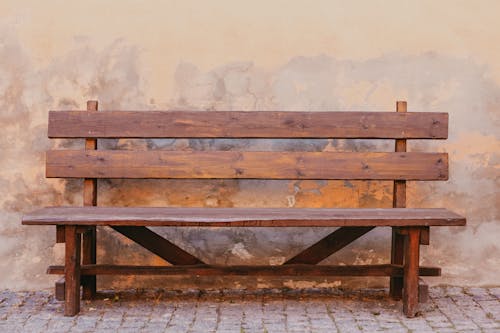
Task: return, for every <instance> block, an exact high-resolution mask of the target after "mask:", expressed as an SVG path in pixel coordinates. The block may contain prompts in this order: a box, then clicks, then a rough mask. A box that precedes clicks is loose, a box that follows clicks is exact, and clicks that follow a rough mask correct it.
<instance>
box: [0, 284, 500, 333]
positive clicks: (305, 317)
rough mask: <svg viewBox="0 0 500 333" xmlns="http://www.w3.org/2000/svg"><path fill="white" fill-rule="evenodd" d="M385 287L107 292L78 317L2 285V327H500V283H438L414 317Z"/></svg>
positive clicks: (47, 298)
mask: <svg viewBox="0 0 500 333" xmlns="http://www.w3.org/2000/svg"><path fill="white" fill-rule="evenodd" d="M401 308H402V305H401V302H396V301H393V300H391V299H390V298H389V297H387V290H373V289H369V290H359V291H339V290H327V289H325V290H318V289H314V290H312V289H311V290H309V289H307V290H301V291H297V290H261V291H257V292H253V293H252V292H244V291H214V292H199V291H185V292H173V291H163V290H154V291H144V290H137V291H124V292H118V293H115V292H112V291H107V292H103V293H100V294H99V298H98V299H97V300H93V301H83V302H82V311H81V313H80V314H79V315H78V316H76V317H64V316H63V304H62V302H58V301H56V300H54V297H53V295H52V293H51V292H50V291H37V292H13V291H9V290H4V291H0V332H43V333H53V332H175V333H179V332H203V333H205V332H217V333H222V332H236V333H242V332H245V333H254V332H260V333H264V332H267V333H272V332H287V333H292V332H300V333H302V332H312V333H321V332H339V333H340V332H500V288H461V287H434V288H431V289H430V301H429V302H428V303H427V304H425V305H423V306H422V308H421V312H420V314H419V316H417V317H416V318H413V319H408V318H406V317H405V316H403V315H402V313H401Z"/></svg>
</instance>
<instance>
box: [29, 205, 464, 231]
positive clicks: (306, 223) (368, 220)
mask: <svg viewBox="0 0 500 333" xmlns="http://www.w3.org/2000/svg"><path fill="white" fill-rule="evenodd" d="M23 224H26V225H89V226H90V225H110V226H198V227H342V226H431V225H440V226H448V225H465V218H464V217H462V216H460V215H458V214H455V213H453V212H451V211H449V210H446V209H443V208H429V209H427V208H426V209H424V208H388V209H386V208H358V209H345V208H187V207H48V208H42V209H39V210H36V211H34V212H32V213H29V214H26V215H25V216H24V217H23Z"/></svg>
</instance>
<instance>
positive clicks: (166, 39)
mask: <svg viewBox="0 0 500 333" xmlns="http://www.w3.org/2000/svg"><path fill="white" fill-rule="evenodd" d="M498 13H500V2H499V1H484V0H483V1H458V0H457V1H452V0H442V1H311V0H309V1H229V0H227V1H226V0H224V1H137V0H123V1H109V0H107V1H106V0H105V1H102V0H99V1H97V0H89V1H35V0H27V1H11V0H3V1H1V2H0V107H1V108H0V110H1V111H0V124H1V129H2V135H1V136H0V148H1V158H0V258H1V260H0V288H11V289H33V288H42V287H49V286H51V284H52V282H53V281H54V279H55V278H54V277H53V276H47V275H45V268H46V266H47V265H49V264H53V263H57V262H61V259H62V255H63V253H62V248H61V247H60V245H55V244H54V240H55V231H54V230H53V229H52V228H48V227H47V228H44V227H25V226H21V224H20V219H21V216H22V214H23V213H24V212H27V211H30V210H32V209H34V208H37V207H43V206H47V205H81V203H82V198H81V191H82V184H81V182H80V181H66V180H54V179H50V180H48V179H45V177H44V159H45V158H44V152H45V151H46V150H47V149H50V148H51V147H81V146H82V143H81V142H76V143H74V142H69V141H56V140H54V141H56V142H51V141H50V140H48V139H47V111H48V110H49V109H82V108H84V107H85V101H86V100H89V99H97V100H99V103H100V104H99V106H100V108H101V109H171V108H172V109H173V108H175V109H194V110H205V111H207V112H210V111H211V110H237V109H238V110H276V109H279V110H289V111H296V110H305V111H315V110H347V111H354V110H374V109H375V110H394V108H395V101H396V100H407V101H408V109H409V111H444V112H449V114H450V135H449V139H448V140H447V141H438V142H432V143H430V142H425V141H421V140H415V141H410V142H409V150H410V151H420V150H435V151H447V152H449V154H450V180H449V181H448V182H435V183H433V182H422V183H419V184H415V183H410V184H409V190H408V191H409V193H408V197H409V198H408V200H409V204H408V206H410V207H447V208H449V209H452V210H454V211H456V212H458V213H461V214H464V215H466V216H467V218H468V225H467V227H465V228H436V229H435V230H432V233H431V245H430V246H428V247H427V246H425V247H424V248H423V255H422V263H423V264H427V265H439V266H441V267H442V268H443V276H442V277H441V278H432V279H428V282H429V283H431V284H435V283H449V284H461V285H499V284H500V279H499V278H498V276H499V273H500V245H499V241H498V240H499V238H500V216H499V211H500V195H499V176H500V164H499V162H500V154H499V152H500V130H499V129H500V126H499V125H500V24H499V23H498ZM392 144H393V143H392V142H379V143H377V144H376V147H375V148H377V149H391V147H392ZM146 146H148V147H155V148H158V149H226V150H227V149H229V150H230V149H240V148H245V149H252V150H273V149H292V150H310V151H320V150H343V149H353V148H354V149H365V148H374V146H371V145H370V144H367V143H365V142H355V143H352V142H348V141H341V140H305V141H304V142H293V141H290V140H274V141H259V140H241V141H238V142H235V141H231V140H211V141H210V140H209V141H206V140H149V141H145V142H143V141H125V140H108V141H106V142H103V147H119V148H131V147H132V148H138V149H140V148H144V147H146ZM99 191H100V192H101V193H102V195H101V196H100V197H99V204H100V205H143V206H144V205H150V206H166V205H186V206H205V207H215V206H219V207H237V206H268V207H390V205H391V196H392V187H391V186H390V184H389V183H384V182H382V183H379V182H370V183H366V182H365V183H363V182H337V181H328V182H327V181H255V180H242V181H234V180H221V181H180V180H178V181H156V182H152V181H118V180H117V181H107V182H100V184H99ZM330 231H331V230H325V229H314V228H311V229H308V230H305V231H304V230H302V229H293V228H291V229H287V230H283V229H281V230H272V229H267V230H262V229H257V230H256V229H237V230H233V229H218V230H205V229H189V230H187V229H182V228H179V229H160V230H158V232H160V233H162V234H163V235H165V236H166V237H168V238H169V239H171V240H172V241H174V242H175V243H177V244H179V245H181V246H182V247H184V248H185V249H187V250H188V251H191V252H192V253H194V254H195V255H197V256H199V257H201V258H202V259H204V260H206V261H208V262H211V263H221V264H222V263H229V264H236V263H239V264H252V263H262V264H264V263H270V264H279V263H280V262H282V261H283V260H284V259H285V258H288V257H290V256H291V255H292V254H294V253H296V252H298V251H300V249H301V248H303V247H304V246H306V245H307V244H310V243H312V242H314V241H315V240H318V239H320V238H321V237H322V236H324V235H326V234H328V232H330ZM389 234H390V230H386V229H384V228H381V229H380V230H376V231H374V232H372V233H370V234H368V235H366V236H364V237H363V238H361V239H360V240H359V241H357V242H356V243H353V244H352V245H350V246H348V247H347V248H345V249H344V250H342V251H341V252H339V253H338V254H336V255H335V256H332V257H331V258H329V259H327V260H326V261H325V262H327V263H331V264H335V263H346V264H348V263H356V264H369V263H382V262H385V261H387V259H388V256H389V247H388V244H389V239H390V236H389ZM98 241H99V248H98V252H99V255H100V256H101V257H102V258H103V262H108V263H109V262H118V263H123V262H127V261H132V262H134V263H138V262H143V263H153V264H163V262H162V261H161V260H160V259H159V258H157V257H155V256H153V255H150V254H148V253H147V252H146V251H145V250H142V249H141V248H139V247H138V246H136V245H134V244H133V243H131V242H130V241H128V240H126V239H124V238H123V237H120V236H118V235H116V234H114V233H113V232H112V231H109V230H107V229H105V228H102V229H99V231H98ZM131 282H136V284H135V285H132V284H131ZM385 282H386V280H378V279H371V280H369V279H342V280H339V279H336V278H331V279H298V280H294V281H291V280H289V279H276V280H271V279H265V278H262V279H261V278H258V279H257V278H251V279H250V278H249V279H222V278H217V279H213V278H212V279H192V280H191V279H179V278H169V279H165V278H162V279H158V278H140V279H139V278H133V277H127V278H120V279H116V280H109V279H102V280H100V284H101V286H103V287H127V286H129V287H130V286H145V287H148V286H161V287H168V288H178V287H184V286H201V287H206V288H219V287H233V288H239V287H249V288H253V287H270V286H285V287H308V286H317V287H328V286H339V285H341V286H355V287H359V286H365V285H381V283H385Z"/></svg>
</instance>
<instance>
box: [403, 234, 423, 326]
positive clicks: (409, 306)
mask: <svg viewBox="0 0 500 333" xmlns="http://www.w3.org/2000/svg"><path fill="white" fill-rule="evenodd" d="M404 243H405V259H404V266H403V274H404V275H403V312H404V314H405V315H406V316H407V317H408V318H413V317H415V315H416V314H417V308H418V299H419V297H418V296H419V292H418V291H419V286H418V280H419V261H420V253H419V252H420V251H419V250H420V228H418V227H415V228H408V231H407V234H406V235H405V242H404Z"/></svg>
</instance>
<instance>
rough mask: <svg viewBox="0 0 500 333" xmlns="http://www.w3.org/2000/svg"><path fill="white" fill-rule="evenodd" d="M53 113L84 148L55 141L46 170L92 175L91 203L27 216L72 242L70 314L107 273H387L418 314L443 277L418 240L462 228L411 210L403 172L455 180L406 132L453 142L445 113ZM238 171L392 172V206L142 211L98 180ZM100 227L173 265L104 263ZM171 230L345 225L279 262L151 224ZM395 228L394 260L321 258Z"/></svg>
mask: <svg viewBox="0 0 500 333" xmlns="http://www.w3.org/2000/svg"><path fill="white" fill-rule="evenodd" d="M96 111H97V102H96V101H89V102H88V103H87V110H86V111H51V112H50V113H49V128H48V135H49V137H50V138H85V139H86V144H85V150H50V151H48V152H47V156H46V176H47V177H62V178H83V179H84V187H83V204H84V207H49V208H42V209H39V210H36V211H34V212H31V213H29V214H26V215H25V216H24V217H23V221H22V223H23V224H25V225H55V226H56V227H57V228H56V231H57V233H56V239H57V242H64V243H65V250H66V254H65V258H66V259H65V265H64V266H50V267H49V269H48V273H50V274H60V275H64V279H63V280H61V281H59V283H56V295H57V297H58V298H59V299H64V300H65V314H66V315H68V316H72V315H75V314H77V313H78V312H79V309H80V286H82V287H83V298H84V299H91V298H93V297H94V296H95V293H96V276H97V275H102V274H163V275H174V274H184V275H191V276H192V275H261V276H328V275H331V276H387V277H390V295H391V296H392V297H394V298H396V299H400V298H402V300H403V311H404V313H405V314H406V315H407V316H408V317H413V316H415V314H416V312H417V306H418V303H419V290H420V297H421V298H422V297H423V295H425V289H423V288H420V289H419V276H438V275H440V273H441V271H440V269H439V268H436V267H422V266H420V265H419V247H420V245H421V244H429V227H430V226H463V225H465V218H464V217H462V216H459V215H457V214H455V213H453V212H450V211H448V210H446V209H442V208H439V209H436V208H433V209H426V208H405V207H406V181H416V180H422V181H432V180H447V179H448V155H447V154H446V153H428V152H406V140H407V139H446V138H447V135H448V114H446V113H425V112H418V113H413V112H406V102H398V103H397V111H398V112H236V111H233V112H219V111H211V112H191V111H189V112H188V111H179V112H178V111H149V112H143V111H142V112H134V111H103V112H96ZM98 138H234V139H240V138H293V139H298V140H299V139H307V138H347V139H360V138H361V139H395V140H396V147H395V152H290V151H282V152H268V151H164V150H163V151H162V150H148V151H136V150H100V149H97V139H98ZM102 178H186V179H202V178H219V179H224V178H235V179H300V180H302V179H321V180H331V179H335V180H390V181H394V200H393V207H394V208H377V209H365V208H359V209H340V208H328V209H323V208H187V207H185V208H179V207H162V208H139V207H98V206H97V185H96V184H97V183H96V182H97V179H102ZM96 226H108V227H111V228H113V229H114V230H116V231H117V232H119V233H121V234H123V235H125V236H126V237H128V238H130V239H131V240H133V241H135V242H137V243H138V244H140V245H141V246H143V247H145V248H146V249H148V250H149V251H151V252H153V253H155V254H157V255H158V256H160V257H161V258H163V259H165V260H166V261H167V262H168V263H170V264H171V266H131V265H126V266H118V265H101V264H98V263H97V258H96ZM148 226H164V227H172V226H176V227H194V226H196V227H339V228H338V229H336V230H335V231H334V232H332V233H331V234H329V235H328V236H327V237H325V238H323V239H321V240H319V241H318V242H317V243H315V244H313V245H311V246H310V247H308V248H306V249H304V250H303V251H302V252H300V253H298V254H293V253H291V254H290V255H291V256H290V259H288V260H287V261H286V262H285V263H284V264H282V265H277V266H219V265H211V264H209V263H205V262H203V261H202V260H201V259H199V258H197V257H195V256H193V255H192V254H190V253H188V252H186V251H184V250H183V249H181V248H179V247H177V246H176V245H174V244H173V243H171V242H169V241H168V240H167V239H165V238H163V237H161V236H160V235H158V234H157V233H155V232H153V231H152V230H150V229H148V228H147V227H148ZM383 226H385V227H392V252H391V262H390V263H387V264H384V265H362V266H359V265H358V266H332V265H317V264H318V263H320V262H321V261H322V260H323V259H325V258H327V257H328V256H330V255H331V254H332V253H334V252H336V251H338V250H340V249H341V248H343V247H345V246H346V245H348V244H349V243H351V242H353V241H354V240H356V239H357V238H359V237H361V236H362V235H364V234H366V233H367V232H369V231H370V230H372V229H373V228H375V227H383Z"/></svg>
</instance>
